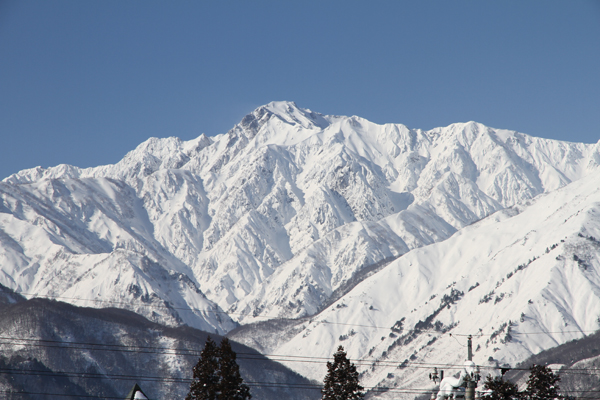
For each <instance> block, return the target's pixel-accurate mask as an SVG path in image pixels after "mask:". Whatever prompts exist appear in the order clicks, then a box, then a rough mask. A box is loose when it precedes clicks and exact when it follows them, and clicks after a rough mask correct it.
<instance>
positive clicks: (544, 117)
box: [0, 0, 600, 179]
mask: <svg viewBox="0 0 600 400" xmlns="http://www.w3.org/2000/svg"><path fill="white" fill-rule="evenodd" d="M273 100H292V101H295V102H296V103H297V104H298V105H299V106H300V107H304V108H310V109H312V110H313V111H318V112H321V113H324V114H340V115H360V116H361V117H364V118H367V119H369V120H371V121H374V122H377V123H385V122H398V123H403V124H405V125H407V126H409V127H411V128H422V129H430V128H433V127H436V126H445V125H448V124H451V123H453V122H464V121H469V120H474V121H478V122H481V123H483V124H486V125H489V126H492V127H496V128H507V129H514V130H517V131H520V132H524V133H527V134H530V135H534V136H541V137H547V138H553V139H561V140H570V141H582V142H596V141H598V139H600V1H597V0H589V1H583V0H582V1H578V0H569V1H553V0H537V1H536V0H528V1H523V0H514V1H513V0H502V1H475V0H471V1H461V0H440V1H427V0H419V1H400V0H398V1H352V0H344V1H341V0H340V1H333V0H331V1H328V0H325V1H308V0H302V1H300V0H297V1H261V0H245V1H234V0H229V1H210V2H209V1H184V0H179V1H148V0H146V1H141V0H136V1H128V0H118V1H117V0H103V1H80V0H72V1H68V0H61V1H54V0H40V1H27V0H20V1H12V0H0V179H1V178H3V177H6V176H8V175H9V174H11V173H14V172H17V171H18V170H21V169H24V168H31V167H35V166H38V165H41V166H43V167H48V166H53V165H57V164H60V163H67V164H73V165H77V166H80V167H88V166H95V165H100V164H109V163H114V162H117V161H118V160H120V159H121V158H122V157H123V156H124V155H125V153H127V151H129V150H131V149H133V148H135V146H136V145H138V144H139V143H141V142H142V141H144V140H146V139H147V138H149V137H151V136H157V137H167V136H178V137H181V138H182V139H191V138H194V137H196V136H198V135H199V134H201V133H206V134H208V135H215V134H218V133H223V132H226V131H227V130H229V129H230V128H231V127H232V126H233V125H234V124H235V123H237V122H239V120H240V119H241V118H242V117H243V116H244V115H245V114H247V113H249V112H250V111H252V110H253V109H254V108H256V107H257V106H259V105H262V104H265V103H268V102H270V101H273Z"/></svg>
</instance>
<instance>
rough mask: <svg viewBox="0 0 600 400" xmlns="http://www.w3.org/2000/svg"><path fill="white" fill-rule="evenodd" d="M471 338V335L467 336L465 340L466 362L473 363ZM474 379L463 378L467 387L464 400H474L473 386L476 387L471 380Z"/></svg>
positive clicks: (469, 377)
mask: <svg viewBox="0 0 600 400" xmlns="http://www.w3.org/2000/svg"><path fill="white" fill-rule="evenodd" d="M472 339H473V337H472V336H471V335H469V338H468V339H467V360H468V361H473V342H472ZM473 378H474V377H471V376H469V375H468V374H467V376H466V377H465V379H466V381H467V382H466V383H467V387H466V388H465V400H475V385H477V384H476V383H475V381H474V379H473Z"/></svg>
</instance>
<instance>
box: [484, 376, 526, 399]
mask: <svg viewBox="0 0 600 400" xmlns="http://www.w3.org/2000/svg"><path fill="white" fill-rule="evenodd" d="M483 387H484V388H485V389H487V390H491V393H489V394H485V395H484V396H482V397H483V399H484V400H512V399H518V398H519V397H520V394H519V387H518V386H517V385H515V384H514V383H512V382H509V381H505V380H504V379H502V377H500V376H497V377H495V378H492V377H491V376H490V375H488V376H487V378H486V380H485V382H484V383H483Z"/></svg>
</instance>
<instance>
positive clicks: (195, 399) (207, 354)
mask: <svg viewBox="0 0 600 400" xmlns="http://www.w3.org/2000/svg"><path fill="white" fill-rule="evenodd" d="M218 356H219V349H218V348H217V345H216V344H215V342H213V341H212V339H211V338H210V336H209V337H208V338H207V339H206V343H205V345H204V350H202V352H201V353H200V359H199V360H198V364H196V366H195V367H194V380H193V381H192V383H191V385H190V392H189V393H188V395H187V396H186V398H185V400H217V394H218V393H219V375H218V369H219V361H218Z"/></svg>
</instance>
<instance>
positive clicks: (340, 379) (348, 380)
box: [321, 346, 364, 400]
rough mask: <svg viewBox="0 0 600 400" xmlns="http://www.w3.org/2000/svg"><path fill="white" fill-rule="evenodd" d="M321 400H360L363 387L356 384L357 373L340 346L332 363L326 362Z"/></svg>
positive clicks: (362, 394)
mask: <svg viewBox="0 0 600 400" xmlns="http://www.w3.org/2000/svg"><path fill="white" fill-rule="evenodd" d="M323 383H324V386H323V390H321V393H322V394H323V397H322V400H358V399H362V398H363V396H364V393H362V392H361V390H363V387H362V386H360V385H359V384H358V372H357V371H356V367H355V366H354V364H353V363H351V362H350V360H348V358H347V357H346V352H344V348H343V347H342V346H340V347H338V349H337V351H336V352H335V354H334V355H333V363H331V362H329V361H328V362H327V375H326V376H325V380H324V382H323Z"/></svg>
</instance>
